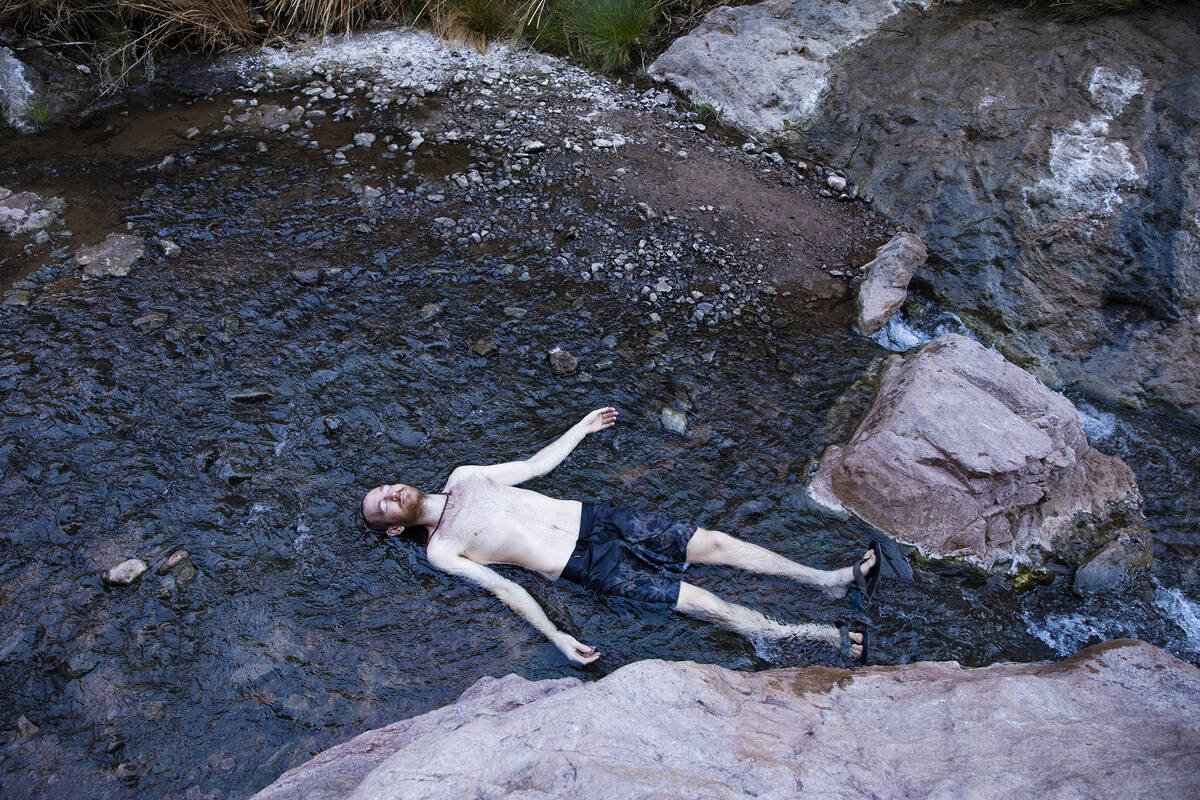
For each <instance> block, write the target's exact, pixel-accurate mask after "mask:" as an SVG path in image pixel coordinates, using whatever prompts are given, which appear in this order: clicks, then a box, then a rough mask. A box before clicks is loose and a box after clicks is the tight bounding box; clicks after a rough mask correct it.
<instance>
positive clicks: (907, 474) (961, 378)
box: [815, 334, 1148, 568]
mask: <svg viewBox="0 0 1200 800" xmlns="http://www.w3.org/2000/svg"><path fill="white" fill-rule="evenodd" d="M823 458H824V459H828V460H829V463H827V464H824V465H823V466H822V467H821V469H820V470H819V471H818V474H817V475H818V478H819V479H821V478H828V480H829V484H830V485H829V487H828V488H826V487H824V486H822V487H819V488H818V490H817V491H816V492H815V494H816V495H817V496H818V497H820V496H822V495H828V494H829V493H830V491H831V493H832V495H833V496H834V497H836V498H837V500H838V501H840V503H841V505H842V506H844V507H845V508H847V509H849V510H850V511H853V512H854V513H855V514H857V515H858V516H860V517H862V518H863V519H865V520H867V521H868V522H870V523H871V524H873V525H875V526H876V527H878V528H879V529H881V530H883V531H884V532H886V533H889V534H891V535H893V536H896V537H897V538H899V539H901V540H902V541H903V542H905V543H907V544H912V545H916V546H917V547H918V548H920V550H921V551H922V552H923V553H925V554H926V555H930V556H934V557H946V556H962V557H965V558H967V559H968V560H970V561H973V562H975V563H977V564H980V565H982V566H983V567H985V568H991V567H992V566H994V565H995V564H996V563H997V562H1004V563H1005V564H1014V565H1015V564H1018V563H1022V562H1026V561H1028V560H1029V559H1031V558H1038V559H1040V554H1037V553H1033V552H1032V551H1033V550H1034V549H1035V548H1036V549H1037V550H1040V551H1044V552H1053V553H1054V554H1055V555H1056V556H1058V557H1060V558H1063V559H1065V560H1067V561H1069V562H1071V563H1075V564H1078V563H1081V562H1082V561H1083V560H1084V558H1085V557H1086V556H1088V555H1090V554H1091V553H1092V552H1094V551H1096V550H1098V549H1099V548H1100V547H1102V546H1104V545H1106V544H1108V543H1109V541H1113V540H1116V539H1118V538H1119V539H1120V540H1121V541H1122V544H1126V545H1128V549H1129V551H1130V553H1129V554H1128V555H1127V556H1126V558H1127V559H1128V560H1134V559H1136V558H1137V556H1138V554H1139V553H1140V554H1142V555H1143V557H1144V555H1145V553H1146V552H1147V550H1146V548H1147V544H1148V543H1147V541H1146V538H1145V537H1146V530H1145V523H1144V520H1143V518H1142V514H1141V502H1142V498H1141V494H1140V493H1139V492H1138V488H1137V483H1136V482H1135V480H1134V477H1133V473H1132V471H1131V470H1130V469H1129V467H1128V466H1126V465H1125V464H1124V463H1122V462H1121V460H1120V459H1118V458H1114V457H1112V456H1107V455H1104V454H1102V453H1100V452H1099V451H1098V450H1096V449H1095V448H1093V447H1092V446H1091V445H1090V444H1089V443H1088V440H1087V437H1086V436H1085V435H1084V432H1083V427H1082V426H1081V424H1080V422H1079V415H1078V413H1077V412H1076V410H1075V407H1074V406H1073V405H1072V404H1071V401H1070V400H1068V399H1067V398H1065V397H1063V396H1062V395H1060V394H1057V393H1056V392H1053V391H1051V390H1049V389H1047V388H1046V387H1045V386H1043V385H1042V384H1041V383H1039V382H1038V380H1037V379H1036V378H1034V377H1033V376H1032V375H1030V374H1029V373H1027V372H1025V371H1024V370H1022V369H1020V368H1019V367H1017V366H1015V365H1014V364H1011V363H1009V362H1007V361H1005V360H1004V358H1003V357H1002V356H1000V355H999V354H998V353H996V352H995V351H991V350H987V349H985V348H984V347H982V346H981V345H979V344H978V343H976V342H973V341H971V340H970V339H966V338H964V337H962V336H958V335H955V334H949V335H946V336H942V337H940V338H938V339H936V340H934V341H933V342H932V343H930V344H928V345H926V346H925V347H923V348H921V349H920V350H919V351H917V352H916V353H915V354H914V355H912V356H909V357H907V358H904V359H901V358H899V357H895V358H894V360H893V361H892V363H891V364H890V365H889V366H888V368H887V369H886V370H885V371H884V373H883V375H882V376H881V377H880V380H879V388H878V391H877V394H876V397H875V401H874V403H873V405H872V406H871V408H870V410H868V411H867V413H866V415H865V416H864V418H863V420H862V422H861V424H860V425H859V427H858V430H857V431H855V433H854V436H853V437H852V438H851V439H850V441H849V442H847V443H846V444H845V446H843V447H839V448H830V450H828V451H827V452H826V454H825V456H824V457H823Z"/></svg>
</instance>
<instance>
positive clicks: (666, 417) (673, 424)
mask: <svg viewBox="0 0 1200 800" xmlns="http://www.w3.org/2000/svg"><path fill="white" fill-rule="evenodd" d="M659 418H660V421H661V422H662V426H663V427H664V428H666V429H667V430H669V431H671V432H672V433H678V434H679V435H680V436H682V435H683V434H685V433H687V414H684V413H683V412H682V411H680V410H678V409H675V408H671V407H670V406H663V409H662V411H661V412H660V414H659Z"/></svg>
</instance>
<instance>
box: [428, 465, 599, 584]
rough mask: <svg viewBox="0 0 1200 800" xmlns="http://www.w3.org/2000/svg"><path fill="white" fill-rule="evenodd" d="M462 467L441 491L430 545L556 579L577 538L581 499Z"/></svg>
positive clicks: (488, 562) (467, 556) (478, 559)
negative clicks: (443, 507) (441, 504)
mask: <svg viewBox="0 0 1200 800" xmlns="http://www.w3.org/2000/svg"><path fill="white" fill-rule="evenodd" d="M463 472H465V474H460V473H459V472H457V471H456V472H455V473H452V474H451V475H450V480H449V481H447V483H446V487H445V488H444V489H443V490H442V491H443V493H446V494H447V495H448V497H447V500H446V511H445V513H444V514H443V515H442V520H441V522H440V523H439V524H438V526H437V528H436V529H435V530H434V533H433V537H432V538H431V540H430V543H429V547H430V548H431V549H432V548H435V547H436V548H438V549H446V548H449V549H452V550H453V551H454V552H455V553H456V554H458V555H462V556H464V557H466V558H469V559H470V560H472V561H474V562H476V563H477V564H516V565H518V566H522V567H525V568H527V569H531V570H534V571H536V572H540V573H542V574H543V575H545V576H546V577H547V578H549V579H550V580H554V579H555V578H557V577H558V575H559V573H560V572H562V569H563V567H564V566H566V563H567V560H568V559H569V558H570V557H571V552H572V551H573V550H574V549H575V542H576V540H577V539H578V538H579V518H580V514H581V510H582V504H581V503H580V502H579V501H578V500H557V499H555V498H553V497H547V496H546V495H544V494H539V493H537V492H533V491H530V490H528V489H519V488H517V487H515V486H504V485H502V484H498V483H495V482H493V481H490V480H488V479H487V478H484V477H482V476H479V475H476V474H472V473H470V472H469V471H463Z"/></svg>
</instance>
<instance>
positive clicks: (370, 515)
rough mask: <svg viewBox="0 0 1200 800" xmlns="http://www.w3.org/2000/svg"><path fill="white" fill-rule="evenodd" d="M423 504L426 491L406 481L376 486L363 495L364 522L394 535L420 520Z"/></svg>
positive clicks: (375, 528) (374, 528)
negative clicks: (409, 484)
mask: <svg viewBox="0 0 1200 800" xmlns="http://www.w3.org/2000/svg"><path fill="white" fill-rule="evenodd" d="M424 505H425V494H424V493H423V492H422V491H421V490H420V489H417V488H414V487H412V486H406V485H405V484H403V483H389V484H385V485H383V486H376V487H375V488H374V489H372V490H371V491H369V492H367V494H366V496H365V497H363V499H362V517H363V522H365V523H366V524H367V527H368V528H370V529H371V530H373V531H383V532H385V533H387V535H388V536H395V535H397V534H399V533H403V532H404V529H405V527H407V526H409V525H415V524H417V523H418V522H419V521H420V519H421V510H422V508H423V507H424Z"/></svg>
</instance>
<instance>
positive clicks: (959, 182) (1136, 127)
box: [651, 0, 1200, 420]
mask: <svg viewBox="0 0 1200 800" xmlns="http://www.w3.org/2000/svg"><path fill="white" fill-rule="evenodd" d="M839 14H842V15H844V17H845V18H844V19H840V18H838V15H839ZM851 27H853V28H854V31H853V32H852V33H851V32H848V31H849V30H850V28H851ZM688 54H690V55H688ZM651 72H652V73H653V74H655V75H657V76H658V77H660V78H662V79H664V80H668V81H671V82H672V83H674V84H675V85H677V86H678V87H679V88H681V89H682V90H683V91H685V92H686V93H688V94H689V96H690V97H692V98H693V100H695V101H696V102H698V103H703V102H708V103H711V104H713V105H714V106H716V107H717V108H719V109H721V110H724V111H725V118H726V120H727V121H729V122H731V123H733V124H735V125H737V126H739V127H742V128H743V129H745V130H747V131H748V132H750V133H751V134H753V135H755V136H757V137H759V138H762V139H767V140H771V139H774V140H777V141H779V142H782V143H783V144H785V145H787V146H788V147H790V148H791V150H792V152H793V153H794V154H796V155H797V156H799V157H802V158H805V157H813V158H817V159H820V160H822V161H825V162H827V163H831V164H839V165H845V166H844V169H845V173H846V175H847V176H849V177H850V178H851V179H852V180H853V182H854V183H856V184H857V185H858V187H859V191H860V192H861V194H862V195H863V196H866V197H869V198H871V199H872V202H873V203H874V205H875V206H876V208H877V209H878V210H880V211H882V212H883V213H885V214H887V215H888V216H890V217H892V218H894V219H896V220H897V221H898V222H900V223H901V224H902V225H904V226H905V227H906V228H910V229H912V230H913V231H915V232H916V233H918V234H919V235H920V236H921V237H922V239H923V240H924V241H925V243H926V245H928V247H929V251H930V255H931V259H930V263H929V264H928V265H927V266H926V267H925V268H923V269H922V270H921V271H920V272H919V273H918V277H919V278H920V279H921V280H922V283H923V284H924V285H926V286H928V288H929V290H930V291H931V292H932V293H933V295H934V296H935V299H936V300H937V301H938V302H939V304H941V305H943V306H946V307H948V308H949V309H950V310H952V311H955V312H956V313H957V314H958V315H959V316H960V317H962V318H963V319H964V320H966V321H967V322H968V323H969V324H970V325H971V326H972V327H973V328H974V329H975V330H977V331H979V332H980V333H981V334H983V335H984V336H985V337H986V338H987V339H988V340H989V341H990V342H992V343H994V344H995V345H996V346H997V347H998V348H999V349H1000V350H1001V351H1002V352H1004V353H1005V354H1006V355H1007V356H1009V357H1010V358H1012V359H1013V360H1015V361H1017V362H1019V363H1028V364H1030V365H1031V368H1032V369H1033V370H1034V371H1035V372H1036V374H1037V375H1038V376H1039V377H1040V378H1042V380H1043V381H1045V382H1047V383H1049V384H1051V385H1054V386H1060V385H1078V386H1080V387H1081V388H1083V389H1085V390H1087V391H1089V392H1091V393H1094V394H1096V395H1099V396H1101V397H1104V398H1105V399H1107V400H1109V401H1113V402H1120V403H1123V404H1127V405H1131V406H1142V405H1149V404H1155V405H1158V404H1162V405H1166V406H1169V407H1171V408H1173V409H1175V410H1177V411H1179V412H1182V413H1183V414H1184V415H1185V416H1188V417H1190V418H1191V419H1193V420H1200V381H1197V380H1195V376H1196V374H1197V372H1200V124H1197V123H1198V121H1200V78H1198V77H1197V76H1200V17H1197V16H1196V15H1194V14H1193V15H1181V14H1177V13H1174V12H1172V11H1171V10H1169V9H1164V10H1157V11H1148V12H1146V13H1139V14H1126V15H1119V16H1111V17H1107V18H1103V19H1097V20H1092V21H1089V22H1086V23H1063V22H1056V21H1054V20H1051V19H1048V18H1047V17H1046V15H1045V14H1044V13H1043V12H1040V11H1035V10H1027V9H1017V8H992V7H988V8H986V9H983V8H979V7H974V6H955V5H949V4H943V5H936V6H929V7H921V6H919V5H917V4H909V5H904V6H900V5H898V4H897V5H896V6H894V7H893V6H891V5H889V4H881V3H880V2H879V0H848V1H847V2H846V3H842V2H834V1H833V0H828V2H822V1H821V0H818V1H817V2H812V3H810V2H804V3H800V2H784V1H783V0H772V1H771V2H768V3H762V4H759V5H756V6H743V7H739V8H736V9H718V10H717V11H714V12H712V13H711V14H710V15H709V16H708V17H707V18H706V20H705V21H704V22H703V23H702V24H701V25H700V26H698V27H697V29H696V30H695V31H694V32H693V33H692V34H690V35H689V36H687V37H684V38H683V39H680V40H679V41H677V42H676V43H675V44H674V45H673V46H672V47H671V49H670V50H668V51H667V53H666V54H664V55H663V56H662V58H660V59H659V60H658V61H657V62H655V64H654V65H653V66H652V68H651ZM768 87H775V88H774V89H772V90H770V91H768ZM772 91H773V92H774V94H772Z"/></svg>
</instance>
